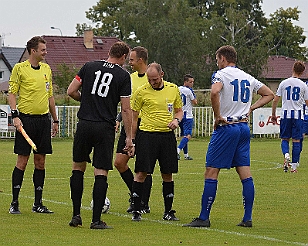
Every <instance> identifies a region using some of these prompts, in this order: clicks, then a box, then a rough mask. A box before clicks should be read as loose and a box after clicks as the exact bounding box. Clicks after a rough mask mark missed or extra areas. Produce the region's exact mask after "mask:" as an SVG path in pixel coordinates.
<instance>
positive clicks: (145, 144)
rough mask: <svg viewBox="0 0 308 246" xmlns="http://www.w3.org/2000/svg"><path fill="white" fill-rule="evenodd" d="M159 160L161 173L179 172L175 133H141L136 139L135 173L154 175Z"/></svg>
mask: <svg viewBox="0 0 308 246" xmlns="http://www.w3.org/2000/svg"><path fill="white" fill-rule="evenodd" d="M157 160H158V162H159V166H160V172H161V173H164V174H170V173H177V172H178V158H177V142H176V138H175V135H174V132H173V131H171V132H145V131H139V133H138V136H137V138H136V162H135V172H146V173H153V171H154V167H155V163H156V161H157Z"/></svg>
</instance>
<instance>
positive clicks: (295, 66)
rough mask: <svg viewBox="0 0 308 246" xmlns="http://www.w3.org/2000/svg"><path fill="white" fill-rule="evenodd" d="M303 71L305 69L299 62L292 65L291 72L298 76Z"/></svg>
mask: <svg viewBox="0 0 308 246" xmlns="http://www.w3.org/2000/svg"><path fill="white" fill-rule="evenodd" d="M305 69H306V67H305V64H304V63H303V62H301V61H296V62H295V63H294V64H293V71H294V72H295V73H296V74H298V75H302V73H303V72H304V71H305Z"/></svg>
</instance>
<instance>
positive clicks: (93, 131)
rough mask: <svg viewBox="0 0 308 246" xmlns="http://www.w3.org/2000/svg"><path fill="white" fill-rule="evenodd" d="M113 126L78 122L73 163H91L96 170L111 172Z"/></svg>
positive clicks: (85, 121) (93, 122)
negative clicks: (91, 156) (91, 155)
mask: <svg viewBox="0 0 308 246" xmlns="http://www.w3.org/2000/svg"><path fill="white" fill-rule="evenodd" d="M114 138H115V131H114V125H113V124H110V123H109V122H95V121H87V120H79V121H78V123H77V130H76V133H75V137H74V144H73V161H74V162H84V161H86V162H89V163H90V162H91V158H90V154H91V152H92V150H93V163H92V166H94V167H95V168H98V169H104V170H112V168H113V167H112V158H113V149H114Z"/></svg>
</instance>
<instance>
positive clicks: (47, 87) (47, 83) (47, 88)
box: [45, 82, 50, 91]
mask: <svg viewBox="0 0 308 246" xmlns="http://www.w3.org/2000/svg"><path fill="white" fill-rule="evenodd" d="M45 84H46V91H49V86H50V84H49V82H45Z"/></svg>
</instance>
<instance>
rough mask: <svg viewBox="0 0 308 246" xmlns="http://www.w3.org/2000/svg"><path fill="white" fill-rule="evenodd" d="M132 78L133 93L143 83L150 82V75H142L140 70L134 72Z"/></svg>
mask: <svg viewBox="0 0 308 246" xmlns="http://www.w3.org/2000/svg"><path fill="white" fill-rule="evenodd" d="M130 77H131V80H132V94H134V92H135V91H136V90H137V89H138V88H139V87H140V86H142V85H144V84H147V83H149V82H148V76H147V74H145V75H144V76H142V77H139V76H138V72H137V71H136V72H133V73H132V74H131V75H130Z"/></svg>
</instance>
